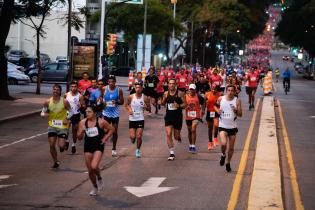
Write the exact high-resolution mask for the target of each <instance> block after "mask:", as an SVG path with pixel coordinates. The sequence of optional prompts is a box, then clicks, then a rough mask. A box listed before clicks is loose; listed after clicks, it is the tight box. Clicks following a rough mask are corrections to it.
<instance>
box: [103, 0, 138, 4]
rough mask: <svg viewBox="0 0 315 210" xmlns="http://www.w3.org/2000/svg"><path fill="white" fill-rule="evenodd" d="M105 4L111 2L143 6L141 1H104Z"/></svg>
mask: <svg viewBox="0 0 315 210" xmlns="http://www.w3.org/2000/svg"><path fill="white" fill-rule="evenodd" d="M105 1H107V2H112V3H121V2H124V3H126V4H143V0H129V1H126V0H105Z"/></svg>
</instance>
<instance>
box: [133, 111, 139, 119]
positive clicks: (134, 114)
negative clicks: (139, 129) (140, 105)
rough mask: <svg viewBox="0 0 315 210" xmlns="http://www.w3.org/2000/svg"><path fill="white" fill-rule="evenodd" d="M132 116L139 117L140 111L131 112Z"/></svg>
mask: <svg viewBox="0 0 315 210" xmlns="http://www.w3.org/2000/svg"><path fill="white" fill-rule="evenodd" d="M133 116H134V117H135V118H139V117H141V111H133Z"/></svg>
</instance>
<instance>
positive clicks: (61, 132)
mask: <svg viewBox="0 0 315 210" xmlns="http://www.w3.org/2000/svg"><path fill="white" fill-rule="evenodd" d="M48 137H58V138H62V139H67V138H68V129H66V128H55V127H48Z"/></svg>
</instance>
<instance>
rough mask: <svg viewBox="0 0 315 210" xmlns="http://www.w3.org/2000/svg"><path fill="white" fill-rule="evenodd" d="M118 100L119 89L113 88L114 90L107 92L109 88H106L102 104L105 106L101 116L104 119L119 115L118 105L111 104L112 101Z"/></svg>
mask: <svg viewBox="0 0 315 210" xmlns="http://www.w3.org/2000/svg"><path fill="white" fill-rule="evenodd" d="M118 99H119V87H117V86H116V87H115V89H114V90H109V87H108V86H106V88H105V94H104V99H103V100H104V103H105V104H106V106H105V108H104V110H103V115H104V116H105V117H110V118H116V117H119V115H120V108H119V105H117V104H113V102H112V101H117V100H118Z"/></svg>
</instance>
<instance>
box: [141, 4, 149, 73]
mask: <svg viewBox="0 0 315 210" xmlns="http://www.w3.org/2000/svg"><path fill="white" fill-rule="evenodd" d="M144 1H145V4H144V21H143V37H142V38H143V40H142V68H144V67H145V47H146V46H145V45H146V35H147V15H148V0H144ZM146 71H147V69H146Z"/></svg>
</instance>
